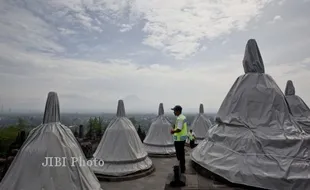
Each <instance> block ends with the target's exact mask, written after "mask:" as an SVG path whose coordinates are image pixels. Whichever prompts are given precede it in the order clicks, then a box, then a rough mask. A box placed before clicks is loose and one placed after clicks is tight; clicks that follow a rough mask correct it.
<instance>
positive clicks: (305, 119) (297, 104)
mask: <svg viewBox="0 0 310 190" xmlns="http://www.w3.org/2000/svg"><path fill="white" fill-rule="evenodd" d="M285 97H286V101H287V103H288V105H289V107H290V110H291V113H292V115H293V116H294V117H295V119H296V120H297V121H298V123H299V124H301V126H302V127H303V129H304V130H305V131H306V132H307V133H310V109H309V107H308V106H307V104H306V103H305V102H304V101H303V100H302V99H301V98H300V97H299V96H298V95H295V87H294V85H293V82H292V81H291V80H289V81H287V83H286V87H285Z"/></svg>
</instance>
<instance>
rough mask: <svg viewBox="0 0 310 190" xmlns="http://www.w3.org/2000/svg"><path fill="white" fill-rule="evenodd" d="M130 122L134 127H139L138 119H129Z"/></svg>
mask: <svg viewBox="0 0 310 190" xmlns="http://www.w3.org/2000/svg"><path fill="white" fill-rule="evenodd" d="M129 120H130V121H131V123H132V124H133V126H135V127H136V125H137V120H136V118H135V117H131V118H129Z"/></svg>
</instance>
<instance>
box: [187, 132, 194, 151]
mask: <svg viewBox="0 0 310 190" xmlns="http://www.w3.org/2000/svg"><path fill="white" fill-rule="evenodd" d="M188 138H189V145H190V147H191V148H195V138H196V136H195V133H194V132H193V130H192V129H191V130H189V134H188Z"/></svg>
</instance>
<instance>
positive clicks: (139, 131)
mask: <svg viewBox="0 0 310 190" xmlns="http://www.w3.org/2000/svg"><path fill="white" fill-rule="evenodd" d="M137 133H138V135H139V137H140V140H141V141H142V142H143V141H144V139H145V136H146V135H145V132H144V131H143V130H142V129H141V126H140V125H139V127H138V129H137Z"/></svg>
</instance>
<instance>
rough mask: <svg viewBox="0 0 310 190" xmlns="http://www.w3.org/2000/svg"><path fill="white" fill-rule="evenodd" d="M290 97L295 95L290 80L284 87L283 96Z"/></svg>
mask: <svg viewBox="0 0 310 190" xmlns="http://www.w3.org/2000/svg"><path fill="white" fill-rule="evenodd" d="M290 95H295V87H294V85H293V82H292V81H291V80H288V81H287V82H286V87H285V96H290Z"/></svg>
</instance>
